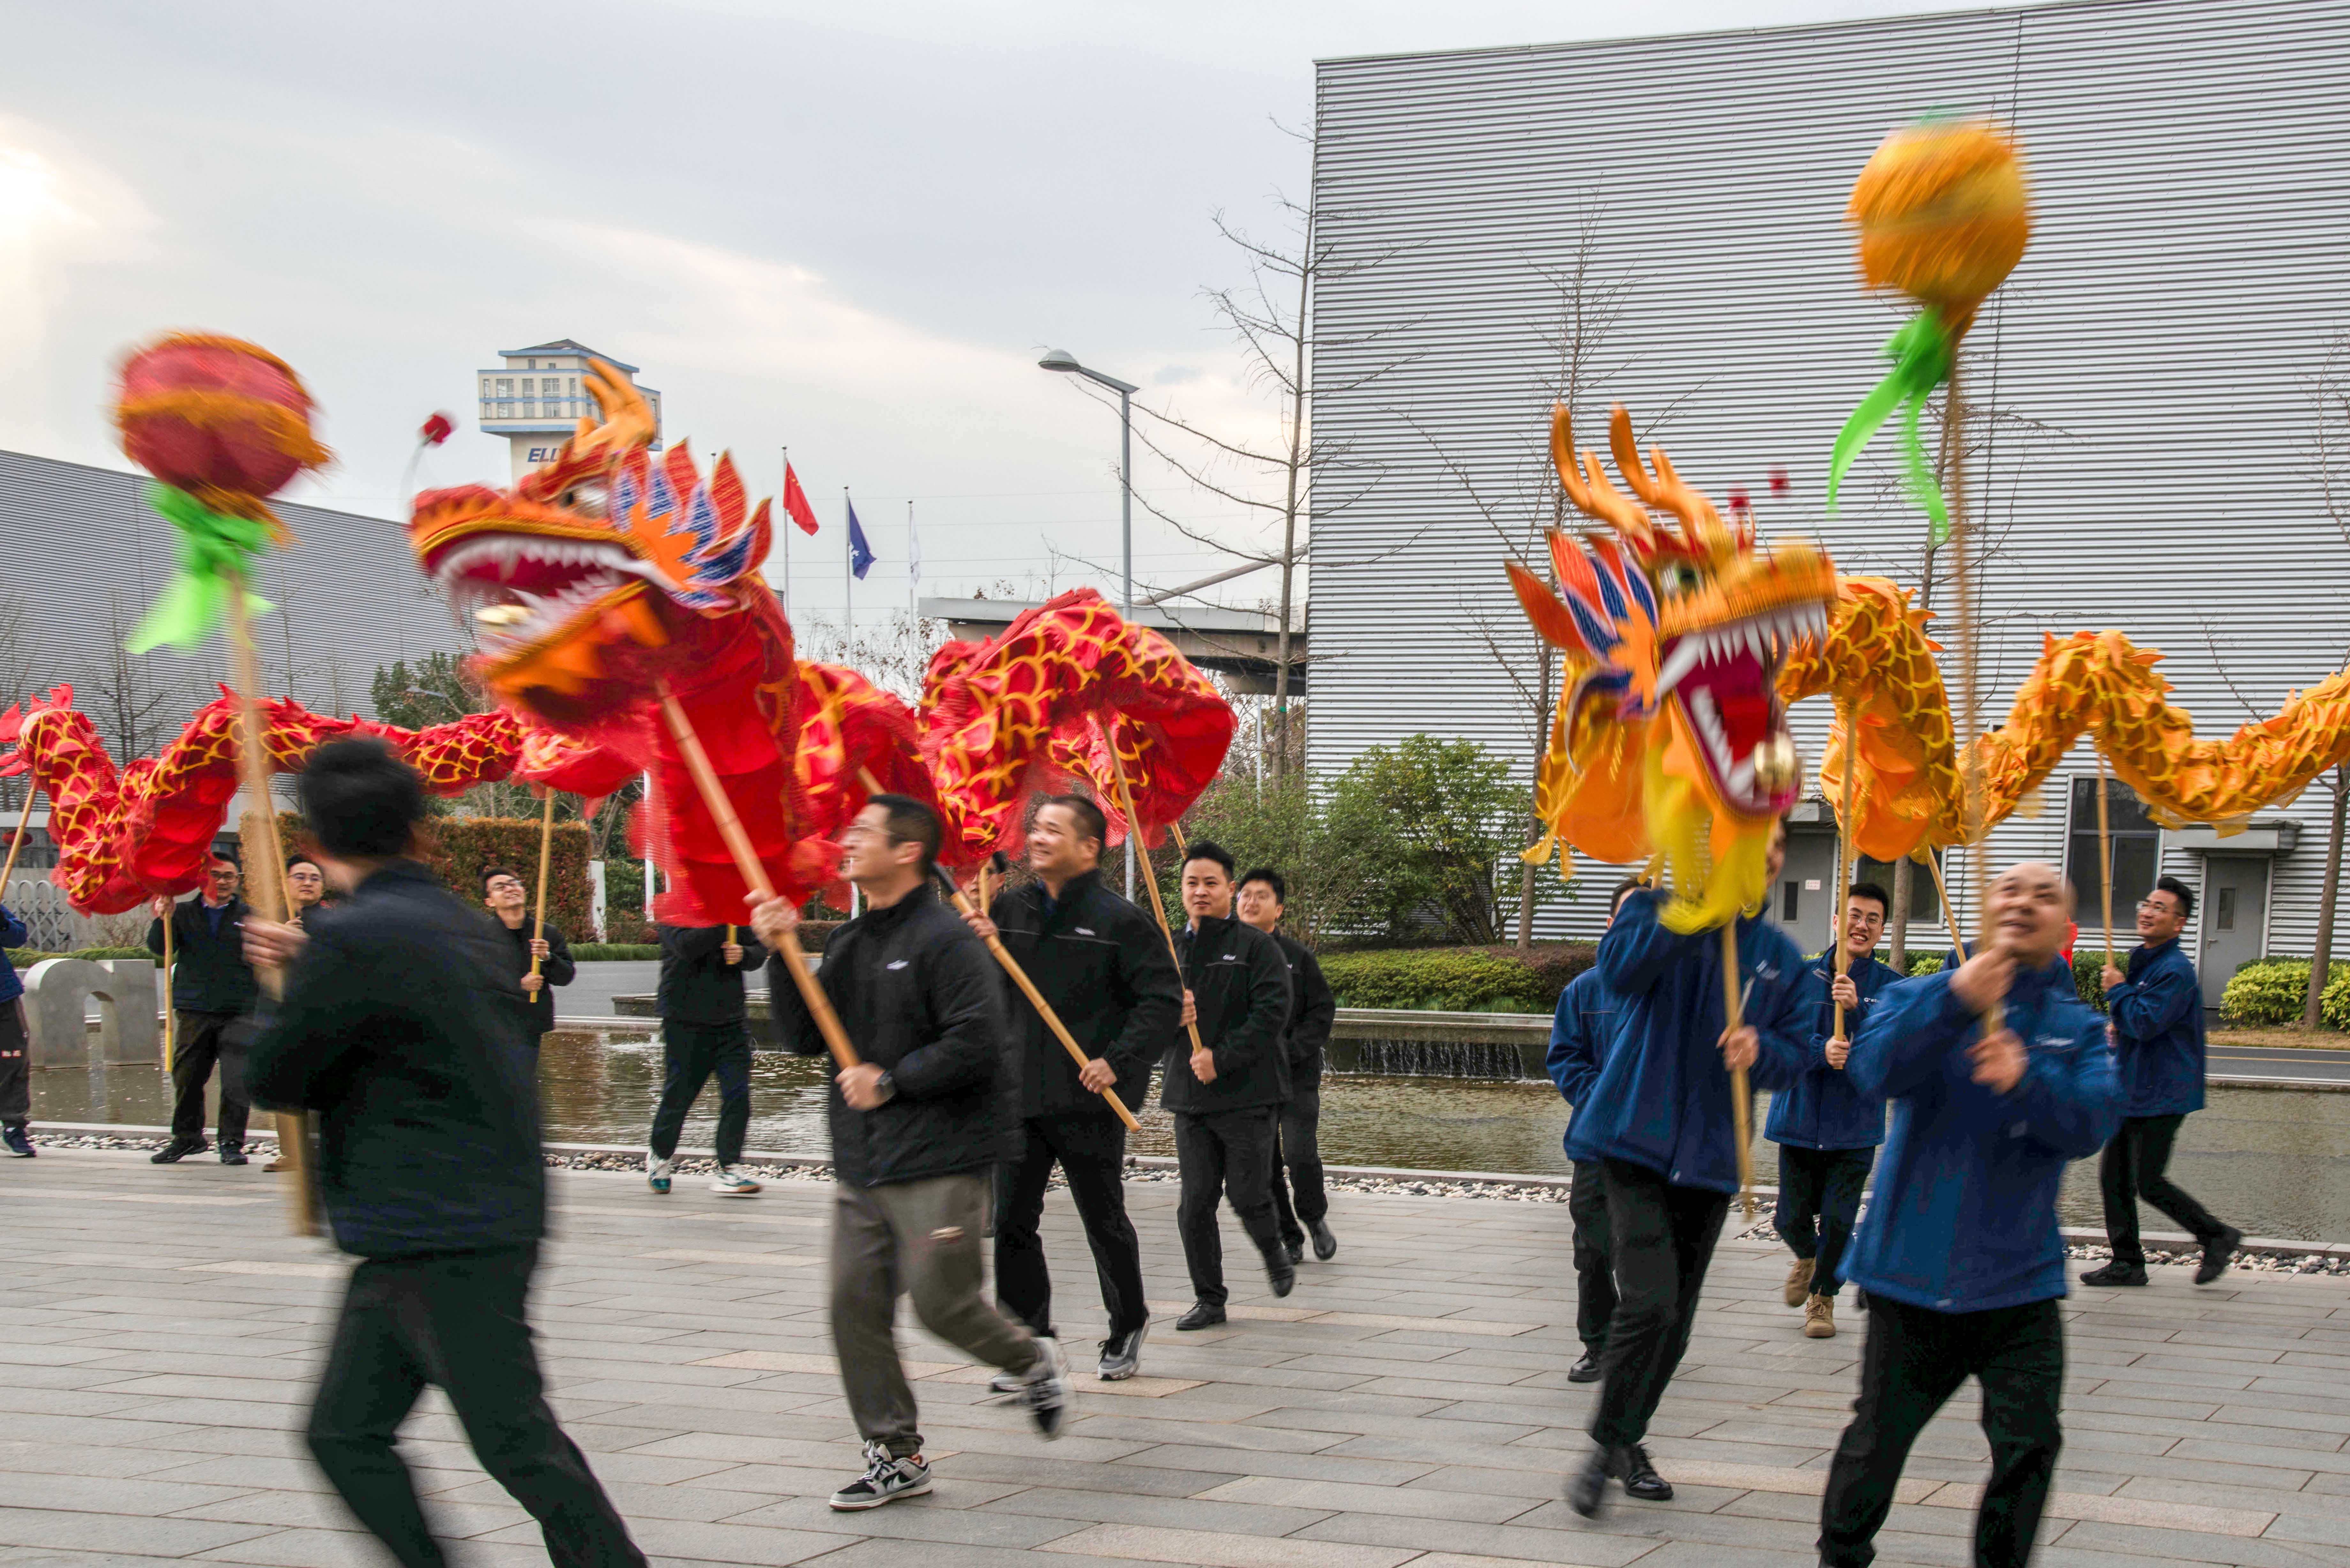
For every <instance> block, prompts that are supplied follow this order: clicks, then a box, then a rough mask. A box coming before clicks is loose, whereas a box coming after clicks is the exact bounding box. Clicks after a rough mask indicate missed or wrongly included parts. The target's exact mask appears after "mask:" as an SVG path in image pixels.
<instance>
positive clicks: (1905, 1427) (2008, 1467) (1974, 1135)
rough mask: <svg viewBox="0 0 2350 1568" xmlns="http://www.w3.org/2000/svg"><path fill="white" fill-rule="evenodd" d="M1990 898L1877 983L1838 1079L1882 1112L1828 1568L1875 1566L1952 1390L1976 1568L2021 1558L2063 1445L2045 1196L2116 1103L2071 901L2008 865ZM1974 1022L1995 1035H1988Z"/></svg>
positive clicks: (2054, 1279)
mask: <svg viewBox="0 0 2350 1568" xmlns="http://www.w3.org/2000/svg"><path fill="white" fill-rule="evenodd" d="M1990 894H1991V896H1990V898H1989V900H1988V910H1987V912H1988V916H1989V921H1988V923H1989V926H1990V939H1989V940H1988V941H1987V942H1980V943H1978V944H1976V946H1977V951H1976V954H1975V956H1974V957H1972V958H1969V959H1966V960H1965V961H1964V962H1962V963H1957V967H1955V968H1952V969H1946V970H1945V971H1943V972H1941V973H1940V974H1936V975H1929V976H1926V977H1924V978H1922V979H1918V980H1911V981H1902V982H1901V983H1899V984H1898V985H1896V986H1894V987H1893V988H1892V989H1891V990H1890V991H1889V992H1887V994H1886V996H1885V999H1884V1000H1883V1001H1882V1002H1879V1003H1878V1005H1877V1007H1876V1008H1875V1009H1874V1010H1873V1013H1872V1016H1871V1017H1870V1018H1869V1020H1868V1023H1867V1024H1866V1027H1865V1028H1863V1029H1862V1030H1861V1032H1860V1037H1859V1038H1858V1039H1857V1040H1856V1041H1855V1042H1854V1043H1853V1049H1852V1054H1851V1057H1850V1058H1849V1059H1848V1060H1847V1061H1846V1064H1845V1071H1846V1074H1847V1075H1849V1076H1850V1078H1851V1080H1852V1083H1853V1085H1854V1087H1855V1088H1856V1089H1858V1090H1859V1091H1860V1092H1861V1093H1862V1094H1864V1095H1877V1096H1884V1097H1886V1098H1887V1099H1888V1100H1890V1101H1891V1102H1892V1106H1893V1116H1892V1130H1891V1134H1890V1136H1889V1137H1887V1139H1886V1144H1885V1159H1884V1163H1883V1167H1882V1168H1881V1169H1880V1170H1879V1171H1878V1173H1877V1196H1876V1199H1874V1200H1873V1201H1872V1202H1871V1203H1870V1204H1869V1206H1868V1213H1867V1216H1866V1218H1865V1219H1863V1220H1861V1223H1860V1230H1859V1233H1858V1235H1857V1236H1856V1238H1855V1240H1854V1242H1853V1249H1852V1262H1851V1267H1850V1269H1849V1271H1848V1272H1849V1273H1850V1276H1851V1278H1852V1281H1853V1282H1854V1283H1855V1284H1856V1285H1859V1286H1861V1287H1862V1288H1863V1289H1865V1290H1866V1291H1867V1292H1868V1341H1867V1345H1866V1349H1865V1350H1864V1351H1863V1352H1862V1357H1861V1369H1860V1397H1859V1398H1858V1399H1857V1400H1856V1401H1855V1402H1854V1405H1853V1418H1852V1424H1851V1425H1850V1426H1848V1427H1846V1428H1845V1433H1844V1438H1843V1440H1842V1441H1841V1442H1839V1443H1838V1444H1837V1445H1836V1451H1835V1459H1834V1461H1833V1462H1832V1463H1831V1465H1830V1467H1829V1470H1828V1482H1827V1490H1826V1495H1825V1497H1824V1498H1823V1499H1822V1500H1821V1505H1820V1541H1819V1546H1820V1561H1821V1562H1822V1563H1825V1564H1829V1565H1830V1568H1865V1565H1866V1563H1870V1562H1871V1561H1873V1560H1874V1559H1875V1557H1876V1554H1877V1553H1876V1549H1875V1547H1874V1546H1873V1545H1872V1544H1871V1543H1872V1542H1873V1541H1874V1539H1875V1537H1876V1535H1877V1531H1878V1530H1879V1529H1880V1528H1881V1527H1882V1526H1883V1525H1884V1523H1885V1517H1886V1514H1887V1512H1888V1511H1890V1510H1891V1508H1892V1506H1893V1493H1894V1488H1895V1486H1896V1485H1897V1484H1898V1482H1899V1480H1900V1479H1901V1469H1902V1467H1903V1465H1904V1464H1905V1463H1907V1461H1908V1457H1909V1449H1910V1446H1911V1444H1913V1443H1914V1442H1916V1441H1917V1438H1918V1433H1919V1432H1920V1431H1922V1430H1923V1429H1924V1428H1925V1426H1926V1423H1927V1422H1928V1421H1929V1420H1931V1419H1932V1418H1933V1417H1934V1413H1935V1412H1936V1411H1937V1410H1939V1409H1940V1408H1941V1407H1942V1406H1943V1405H1944V1404H1945V1403H1946V1402H1947V1401H1948V1400H1949V1399H1950V1396H1951V1395H1952V1394H1955V1393H1956V1392H1958V1389H1959V1386H1960V1384H1962V1383H1964V1382H1965V1381H1966V1380H1967V1378H1969V1377H1970V1376H1971V1377H1974V1378H1976V1379H1978V1380H1979V1381H1980V1382H1981V1385H1982V1428H1983V1433H1984V1436H1985V1437H1987V1438H1989V1439H1990V1441H1991V1481H1990V1484H1989V1485H1988V1486H1987V1487H1985V1488H1984V1490H1983V1495H1982V1503H1981V1508H1980V1509H1979V1510H1978V1511H1977V1512H1976V1514H1975V1555H1974V1561H1975V1562H1977V1563H1986V1564H1999V1565H2002V1568H2006V1565H2014V1564H2021V1563H2024V1562H2025V1561H2027V1560H2028V1559H2029V1558H2030V1557H2031V1555H2032V1542H2033V1533H2034V1532H2036V1531H2037V1530H2038V1528H2039V1524H2040V1513H2041V1509H2042V1507H2043V1504H2044V1503H2045V1502H2046V1501H2047V1498H2048V1487H2049V1483H2050V1481H2051V1480H2053V1479H2054V1476H2055V1471H2056V1453H2057V1449H2059V1448H2060V1447H2062V1446H2063V1442H2064V1433H2063V1431H2062V1428H2061V1426H2060V1423H2059V1419H2058V1417H2059V1408H2060V1405H2061V1401H2062V1397H2063V1394H2064V1324H2063V1320H2062V1319H2061V1317H2060V1316H2059V1315H2058V1313H2057V1310H2056V1303H2057V1302H2058V1301H2059V1300H2061V1299H2062V1298H2063V1297H2064V1293H2065V1284H2064V1237H2063V1235H2062V1234H2061V1233H2060V1232H2059V1231H2058V1230H2057V1224H2056V1195H2057V1190H2058V1189H2059V1188H2060V1187H2061V1186H2062V1185H2063V1182H2064V1167H2065V1165H2066V1164H2067V1163H2068V1162H2069V1161H2072V1160H2075V1159H2080V1158H2085V1157H2086V1156H2087V1155H2089V1154H2090V1153H2091V1152H2093V1151H2094V1150H2095V1149H2096V1148H2097V1147H2098V1146H2099V1145H2101V1144H2103V1143H2104V1142H2105V1141H2106V1137H2107V1136H2108V1135H2109V1134H2111V1133H2112V1131H2113V1129H2114V1125H2115V1122H2116V1119H2117V1116H2118V1114H2119V1111H2120V1108H2121V1092H2120V1085H2119V1083H2118V1081H2117V1079H2116V1075H2115V1071H2114V1058H2113V1053H2112V1051H2111V1050H2110V1049H2108V1048H2107V1046H2106V1031H2105V1024H2104V1022H2103V1021H2102V1020H2101V1019H2099V1018H2098V1017H2097V1015H2096V1014H2095V1012H2091V1011H2090V1010H2089V1008H2088V1006H2087V1005H2086V1004H2085V1003H2084V1002H2082V1001H2081V1000H2080V997H2079V995H2078V993H2077V992H2075V990H2074V984H2073V971H2072V966H2071V965H2069V964H2067V963H2065V962H2064V961H2063V960H2062V959H2061V958H2060V957H2059V956H2058V954H2057V947H2058V944H2059V943H2060V942H2062V941H2063V940H2064V926H2065V922H2066V921H2067V920H2068V919H2070V918H2071V916H2072V907H2073V893H2072V889H2071V888H2068V887H2066V886H2065V885H2064V878H2063V877H2059V876H2058V875H2057V874H2056V872H2055V870H2054V868H2053V867H2047V866H2042V865H2038V864H2034V863H2029V862H2027V863H2025V864H2023V865H2020V866H2015V867H2010V868H2009V869H2008V870H2007V871H2006V872H2005V873H2003V874H2002V876H2001V877H1999V878H1998V880H1996V881H1995V882H1993V883H1992V884H1991V889H1990ZM1959 957H1960V955H1959V954H1957V953H1953V954H1952V955H1951V959H1952V961H1953V962H1957V960H1958V959H1959ZM1986 1015H1995V1016H1997V1017H1998V1019H1999V1020H2000V1022H1999V1024H1998V1027H1997V1029H1996V1031H1995V1032H1992V1033H1989V1034H1988V1035H1986V1033H1985V1031H1986V1028H1987V1027H1988V1025H1987V1024H1986V1022H1985V1020H1986Z"/></svg>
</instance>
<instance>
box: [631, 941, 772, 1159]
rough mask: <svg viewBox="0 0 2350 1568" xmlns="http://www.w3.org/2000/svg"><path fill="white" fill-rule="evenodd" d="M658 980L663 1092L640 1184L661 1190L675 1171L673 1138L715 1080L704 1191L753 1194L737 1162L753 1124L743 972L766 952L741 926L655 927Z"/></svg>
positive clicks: (763, 958)
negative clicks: (709, 1169)
mask: <svg viewBox="0 0 2350 1568" xmlns="http://www.w3.org/2000/svg"><path fill="white" fill-rule="evenodd" d="M660 950H661V956H660V985H659V987H658V989H657V992H656V994H655V996H654V999H653V1011H655V1012H658V1013H660V1021H661V1096H660V1105H659V1106H656V1107H655V1108H654V1111H653V1127H652V1133H651V1136H650V1137H649V1138H648V1139H647V1147H646V1149H645V1184H646V1185H647V1186H649V1187H650V1188H651V1189H653V1190H654V1191H655V1192H667V1191H668V1190H669V1189H670V1182H671V1179H672V1178H673V1177H674V1176H675V1175H676V1172H677V1139H678V1135H679V1133H680V1132H681V1131H682V1130H683V1129H684V1127H685V1116H686V1113H687V1112H688V1111H690V1110H691V1109H692V1108H693V1102H694V1099H695V1098H696V1097H697V1096H699V1095H700V1094H701V1093H702V1085H704V1084H706V1083H708V1082H709V1081H710V1080H711V1078H712V1075H715V1076H716V1077H717V1079H718V1131H717V1136H716V1137H715V1138H714V1140H713V1141H714V1142H715V1143H716V1145H717V1150H716V1152H717V1155H718V1172H717V1174H716V1175H714V1176H712V1178H711V1179H710V1190H711V1191H712V1192H714V1193H716V1194H717V1195H718V1196H719V1197H721V1198H756V1197H757V1196H758V1195H759V1190H760V1188H759V1182H758V1179H756V1178H755V1177H754V1176H752V1174H751V1173H750V1172H749V1171H747V1170H744V1169H743V1168H741V1167H742V1163H743V1134H744V1133H745V1132H746V1131H748V1129H749V1128H750V1126H751V1026H750V1022H749V1013H748V1012H747V1011H746V1004H745V1002H744V1000H743V973H744V972H745V971H749V970H754V969H758V968H760V967H761V966H762V965H764V963H765V962H766V961H767V950H766V949H765V948H763V947H761V946H760V945H759V944H758V942H757V941H756V940H750V939H747V938H746V937H745V936H744V934H743V929H742V928H740V927H739V926H670V925H664V926H662V927H661V928H660Z"/></svg>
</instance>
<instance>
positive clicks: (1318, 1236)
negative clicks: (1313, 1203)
mask: <svg viewBox="0 0 2350 1568" xmlns="http://www.w3.org/2000/svg"><path fill="white" fill-rule="evenodd" d="M1307 1229H1308V1230H1310V1231H1313V1233H1314V1255H1315V1257H1317V1258H1319V1259H1321V1260H1322V1261H1323V1262H1329V1261H1330V1260H1331V1259H1333V1258H1335V1257H1336V1256H1337V1255H1338V1238H1337V1237H1336V1236H1333V1235H1332V1234H1331V1233H1330V1227H1329V1226H1328V1225H1327V1224H1326V1223H1324V1222H1323V1221H1322V1220H1315V1221H1314V1223H1313V1224H1312V1225H1310V1226H1308V1227H1307Z"/></svg>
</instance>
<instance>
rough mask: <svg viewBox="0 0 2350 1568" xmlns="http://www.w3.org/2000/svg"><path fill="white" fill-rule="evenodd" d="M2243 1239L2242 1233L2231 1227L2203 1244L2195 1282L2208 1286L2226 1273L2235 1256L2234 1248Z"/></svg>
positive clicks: (2196, 1268)
mask: <svg viewBox="0 0 2350 1568" xmlns="http://www.w3.org/2000/svg"><path fill="white" fill-rule="evenodd" d="M2243 1239H2244V1233H2243V1232H2242V1231H2239V1230H2237V1229H2236V1228H2235V1227H2234V1226H2232V1225H2231V1226H2230V1227H2229V1228H2228V1229H2227V1230H2225V1231H2220V1233H2219V1234H2218V1235H2217V1236H2215V1237H2213V1238H2212V1239H2211V1240H2210V1241H2208V1242H2206V1243H2204V1247H2203V1261H2202V1262H2199V1263H2198V1264H2196V1265H2195V1282H2196V1283H2197V1284H2199V1285H2208V1284H2210V1282H2212V1281H2213V1280H2216V1279H2218V1278H2219V1277H2220V1275H2221V1274H2224V1273H2226V1272H2228V1262H2229V1260H2230V1259H2231V1258H2233V1257H2234V1256H2235V1255H2236V1248H2237V1246H2238V1245H2239V1244H2240V1243H2241V1242H2242V1241H2243Z"/></svg>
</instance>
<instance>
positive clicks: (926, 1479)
mask: <svg viewBox="0 0 2350 1568" xmlns="http://www.w3.org/2000/svg"><path fill="white" fill-rule="evenodd" d="M928 1490H931V1467H930V1466H929V1465H928V1464H927V1463H925V1462H924V1461H923V1459H922V1456H921V1455H920V1454H909V1455H908V1456H907V1457H906V1458H904V1459H893V1458H891V1457H890V1454H889V1449H886V1448H884V1447H882V1446H881V1445H880V1444H879V1443H868V1444H866V1445H865V1473H864V1474H863V1475H861V1476H859V1477H858V1478H857V1479H856V1480H853V1481H850V1482H849V1483H848V1484H847V1486H845V1487H842V1488H841V1489H840V1490H838V1491H837V1492H834V1493H833V1494H832V1506H833V1507H834V1508H835V1509H836V1510H837V1511H839V1512H842V1513H849V1512H853V1511H856V1510H858V1509H862V1508H879V1507H880V1506H881V1505H882V1504H883V1503H885V1502H894V1501H897V1500H898V1499H899V1498H901V1497H914V1496H917V1495H919V1494H920V1493H922V1492H926V1491H928Z"/></svg>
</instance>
